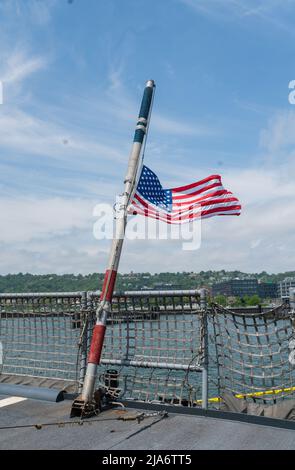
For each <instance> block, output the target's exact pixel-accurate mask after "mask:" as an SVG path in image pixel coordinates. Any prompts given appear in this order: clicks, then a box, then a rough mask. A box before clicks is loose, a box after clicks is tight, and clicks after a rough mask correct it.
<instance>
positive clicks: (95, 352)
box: [88, 325, 106, 365]
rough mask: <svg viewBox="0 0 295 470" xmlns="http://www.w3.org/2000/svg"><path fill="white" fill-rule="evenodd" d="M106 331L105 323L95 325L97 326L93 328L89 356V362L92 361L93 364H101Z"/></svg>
mask: <svg viewBox="0 0 295 470" xmlns="http://www.w3.org/2000/svg"><path fill="white" fill-rule="evenodd" d="M105 331H106V326H105V325H95V327H94V328H93V335H92V340H91V346H90V351H89V356H88V362H90V363H91V364H97V365H99V362H100V357H101V351H102V347H103V341H104V335H105Z"/></svg>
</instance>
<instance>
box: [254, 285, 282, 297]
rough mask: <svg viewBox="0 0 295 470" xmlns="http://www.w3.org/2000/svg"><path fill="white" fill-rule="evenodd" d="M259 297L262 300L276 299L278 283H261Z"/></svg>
mask: <svg viewBox="0 0 295 470" xmlns="http://www.w3.org/2000/svg"><path fill="white" fill-rule="evenodd" d="M258 295H259V297H260V298H261V299H276V298H277V297H278V285H277V283H276V282H260V283H259V284H258Z"/></svg>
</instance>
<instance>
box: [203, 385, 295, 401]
mask: <svg viewBox="0 0 295 470" xmlns="http://www.w3.org/2000/svg"><path fill="white" fill-rule="evenodd" d="M283 392H295V387H288V388H278V389H276V390H264V391H262V392H253V393H244V394H242V393H239V394H237V395H235V397H236V398H255V397H262V396H264V395H278V394H279V393H283ZM221 401H222V399H221V398H220V397H214V398H209V399H208V402H209V403H219V402H221ZM195 403H197V404H200V403H202V400H196V401H195Z"/></svg>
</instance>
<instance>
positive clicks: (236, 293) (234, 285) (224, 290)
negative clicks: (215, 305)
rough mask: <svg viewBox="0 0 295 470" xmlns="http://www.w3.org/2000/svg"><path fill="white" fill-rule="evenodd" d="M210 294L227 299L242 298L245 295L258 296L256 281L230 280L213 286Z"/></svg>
mask: <svg viewBox="0 0 295 470" xmlns="http://www.w3.org/2000/svg"><path fill="white" fill-rule="evenodd" d="M212 294H213V296H214V297H215V296H216V295H225V296H227V297H229V296H232V297H244V296H245V295H250V296H251V295H255V294H258V281H257V279H231V280H230V281H224V282H219V283H218V284H213V286H212Z"/></svg>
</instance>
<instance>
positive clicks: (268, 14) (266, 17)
mask: <svg viewBox="0 0 295 470" xmlns="http://www.w3.org/2000/svg"><path fill="white" fill-rule="evenodd" d="M180 1H181V3H183V4H185V5H187V6H188V7H190V8H192V9H193V10H195V11H196V12H197V13H200V14H202V15H205V16H207V17H209V18H212V19H216V20H218V21H220V20H223V21H239V22H240V24H243V25H245V24H248V23H249V22H250V21H251V20H253V19H256V20H259V21H260V22H262V23H265V24H267V25H268V26H273V27H274V28H277V29H280V30H283V31H285V32H286V33H288V34H290V35H294V29H293V25H292V23H289V22H288V20H287V19H286V18H288V12H290V11H292V9H293V7H294V0H288V1H286V2H282V1H281V0H268V1H267V2H266V1H265V0H180Z"/></svg>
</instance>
